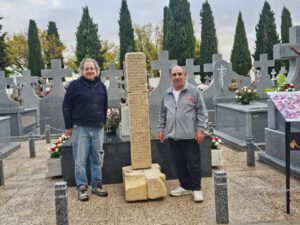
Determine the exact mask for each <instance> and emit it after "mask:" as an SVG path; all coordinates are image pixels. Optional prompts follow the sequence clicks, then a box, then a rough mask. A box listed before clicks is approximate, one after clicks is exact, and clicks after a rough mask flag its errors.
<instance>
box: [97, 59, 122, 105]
mask: <svg viewBox="0 0 300 225" xmlns="http://www.w3.org/2000/svg"><path fill="white" fill-rule="evenodd" d="M122 76H123V70H116V67H115V65H114V64H109V66H108V70H104V71H102V72H101V79H102V80H103V81H104V79H105V78H106V77H108V78H109V87H108V90H107V95H108V98H109V99H117V100H118V102H119V101H120V99H121V98H122V97H125V96H123V95H124V94H123V93H121V92H120V91H121V89H122V88H120V87H119V83H120V82H119V83H118V82H117V79H119V81H121V78H122Z"/></svg>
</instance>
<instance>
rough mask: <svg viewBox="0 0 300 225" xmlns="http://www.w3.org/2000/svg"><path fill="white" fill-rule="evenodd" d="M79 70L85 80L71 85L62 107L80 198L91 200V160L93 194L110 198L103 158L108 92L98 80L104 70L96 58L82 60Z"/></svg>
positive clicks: (81, 79) (79, 80)
mask: <svg viewBox="0 0 300 225" xmlns="http://www.w3.org/2000/svg"><path fill="white" fill-rule="evenodd" d="M79 70H80V74H81V77H80V78H79V79H78V80H75V81H72V82H71V83H70V85H69V87H68V88H67V91H66V94H65V97H64V101H63V107H62V108H63V114H64V121H65V127H66V130H67V131H66V132H67V134H69V135H71V136H72V143H73V156H74V162H75V180H76V187H77V190H78V199H79V200H81V201H87V200H88V199H89V195H88V193H87V189H88V179H87V175H86V169H85V168H86V162H87V157H90V162H91V176H92V183H91V186H92V193H93V194H96V195H98V196H107V191H106V190H104V189H103V187H102V168H101V157H100V154H103V140H104V128H103V126H104V124H105V121H106V114H107V91H106V87H105V86H104V84H103V83H102V82H101V80H100V79H99V77H98V74H99V72H100V67H99V66H98V64H97V62H96V61H95V60H94V59H84V60H82V62H81V63H80V66H79Z"/></svg>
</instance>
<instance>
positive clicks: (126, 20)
mask: <svg viewBox="0 0 300 225" xmlns="http://www.w3.org/2000/svg"><path fill="white" fill-rule="evenodd" d="M119 39H120V57H119V60H120V68H123V61H124V60H125V54H126V52H128V51H134V50H135V45H134V31H133V28H132V23H131V16H130V12H129V10H128V6H127V2H126V0H122V5H121V9H120V18H119Z"/></svg>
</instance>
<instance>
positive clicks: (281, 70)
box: [279, 66, 287, 74]
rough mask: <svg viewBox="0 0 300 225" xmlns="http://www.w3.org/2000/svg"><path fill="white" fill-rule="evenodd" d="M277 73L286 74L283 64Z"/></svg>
mask: <svg viewBox="0 0 300 225" xmlns="http://www.w3.org/2000/svg"><path fill="white" fill-rule="evenodd" d="M279 73H282V74H287V70H286V69H285V66H282V67H281V68H280V71H279Z"/></svg>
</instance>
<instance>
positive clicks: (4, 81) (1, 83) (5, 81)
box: [0, 70, 14, 93]
mask: <svg viewBox="0 0 300 225" xmlns="http://www.w3.org/2000/svg"><path fill="white" fill-rule="evenodd" d="M13 83H14V80H13V78H11V77H5V73H4V71H2V70H0V91H3V90H4V91H5V93H6V86H7V85H10V84H13Z"/></svg>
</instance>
